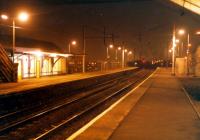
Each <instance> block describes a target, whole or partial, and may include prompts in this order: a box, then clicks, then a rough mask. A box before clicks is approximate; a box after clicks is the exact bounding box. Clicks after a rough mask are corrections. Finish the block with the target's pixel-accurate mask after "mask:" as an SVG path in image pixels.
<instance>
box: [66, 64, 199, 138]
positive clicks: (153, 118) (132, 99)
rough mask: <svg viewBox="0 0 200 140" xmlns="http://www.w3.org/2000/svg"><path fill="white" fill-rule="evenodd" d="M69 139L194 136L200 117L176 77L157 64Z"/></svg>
mask: <svg viewBox="0 0 200 140" xmlns="http://www.w3.org/2000/svg"><path fill="white" fill-rule="evenodd" d="M68 139H76V140H88V139H96V140H97V139H98V140H105V139H109V140H119V139H124V140H133V139H134V140H146V139H148V140H160V139H162V140H169V139H170V140H188V139H189V140H197V139H200V118H199V116H198V114H197V112H196V111H195V109H194V106H193V105H192V102H191V100H190V99H189V97H188V95H187V93H186V92H185V91H184V90H183V88H182V85H181V84H180V82H179V81H178V79H176V77H174V76H171V72H170V69H166V68H160V69H157V70H156V71H155V72H154V74H153V75H151V77H149V78H148V79H147V80H146V81H144V82H143V83H142V84H141V85H139V86H138V87H136V88H135V89H133V90H132V91H131V92H129V93H128V94H127V95H126V97H123V98H121V100H119V101H118V102H116V103H115V104H113V105H112V106H111V107H110V108H108V109H107V110H105V111H104V112H103V113H102V114H100V115H98V116H97V117H96V118H94V119H93V120H92V121H90V122H89V123H88V124H86V125H85V126H84V127H82V128H81V129H79V130H78V131H77V132H75V133H74V134H72V135H71V136H70V137H69V138H68Z"/></svg>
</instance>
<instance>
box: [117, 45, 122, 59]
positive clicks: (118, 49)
mask: <svg viewBox="0 0 200 140" xmlns="http://www.w3.org/2000/svg"><path fill="white" fill-rule="evenodd" d="M121 49H122V48H121V47H118V48H116V51H115V59H116V61H117V60H118V51H120V50H121Z"/></svg>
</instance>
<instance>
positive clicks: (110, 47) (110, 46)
mask: <svg viewBox="0 0 200 140" xmlns="http://www.w3.org/2000/svg"><path fill="white" fill-rule="evenodd" d="M113 47H114V45H112V44H110V45H109V46H108V47H107V51H106V53H107V59H109V58H110V56H109V49H112V48H113Z"/></svg>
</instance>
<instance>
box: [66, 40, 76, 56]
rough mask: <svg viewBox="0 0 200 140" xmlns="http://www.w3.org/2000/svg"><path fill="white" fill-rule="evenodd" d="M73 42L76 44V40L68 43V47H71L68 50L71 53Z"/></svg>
mask: <svg viewBox="0 0 200 140" xmlns="http://www.w3.org/2000/svg"><path fill="white" fill-rule="evenodd" d="M71 44H72V45H76V41H72V42H70V43H69V45H68V49H69V50H68V52H69V53H71Z"/></svg>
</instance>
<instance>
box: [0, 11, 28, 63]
mask: <svg viewBox="0 0 200 140" xmlns="http://www.w3.org/2000/svg"><path fill="white" fill-rule="evenodd" d="M1 18H2V19H3V20H8V19H9V17H8V16H7V15H4V14H3V15H1ZM28 18H29V15H28V13H26V12H21V13H19V15H18V17H14V18H12V34H13V37H12V53H11V56H12V58H13V59H12V61H13V63H14V54H15V37H16V35H15V28H16V27H15V20H16V19H18V20H19V21H22V22H25V21H27V20H28Z"/></svg>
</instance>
